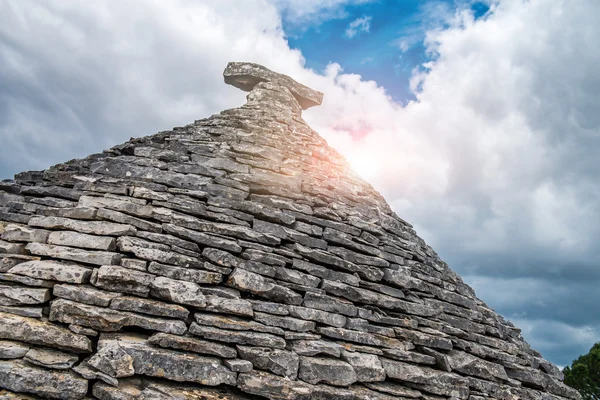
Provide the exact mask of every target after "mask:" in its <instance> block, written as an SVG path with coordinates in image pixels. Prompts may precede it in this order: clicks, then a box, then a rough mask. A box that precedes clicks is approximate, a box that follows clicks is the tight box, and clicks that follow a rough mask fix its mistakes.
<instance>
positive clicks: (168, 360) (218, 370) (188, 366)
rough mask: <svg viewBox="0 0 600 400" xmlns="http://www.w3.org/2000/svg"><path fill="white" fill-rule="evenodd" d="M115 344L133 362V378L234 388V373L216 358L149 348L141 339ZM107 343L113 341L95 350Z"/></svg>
mask: <svg viewBox="0 0 600 400" xmlns="http://www.w3.org/2000/svg"><path fill="white" fill-rule="evenodd" d="M118 341H119V345H120V347H121V348H122V349H123V350H124V351H125V352H126V353H127V354H129V356H131V358H132V359H133V369H134V370H135V373H136V374H139V375H147V376H154V377H160V378H165V379H169V380H173V381H176V382H194V383H199V384H201V385H206V386H217V385H220V384H228V385H235V381H236V373H234V372H232V371H230V370H229V369H228V368H227V367H225V366H224V365H223V364H222V362H221V360H219V359H218V358H213V357H204V356H199V355H197V354H189V353H188V354H185V353H180V352H175V351H171V350H167V349H161V348H156V347H152V346H149V345H148V344H147V342H146V341H145V340H143V339H133V338H126V339H125V340H123V339H118ZM111 342H113V343H114V340H111V339H110V338H106V339H102V338H101V339H100V341H99V343H98V347H99V350H100V351H101V350H102V348H103V347H104V346H106V345H109V344H110V343H111Z"/></svg>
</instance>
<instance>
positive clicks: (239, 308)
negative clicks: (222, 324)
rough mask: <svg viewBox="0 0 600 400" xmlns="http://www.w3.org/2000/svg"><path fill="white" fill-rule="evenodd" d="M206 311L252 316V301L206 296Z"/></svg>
mask: <svg viewBox="0 0 600 400" xmlns="http://www.w3.org/2000/svg"><path fill="white" fill-rule="evenodd" d="M203 310H205V311H211V312H215V313H224V314H233V315H241V316H247V317H252V316H253V315H254V311H253V309H252V303H250V302H249V301H248V300H243V299H226V298H223V297H218V296H206V306H205V307H204V308H203Z"/></svg>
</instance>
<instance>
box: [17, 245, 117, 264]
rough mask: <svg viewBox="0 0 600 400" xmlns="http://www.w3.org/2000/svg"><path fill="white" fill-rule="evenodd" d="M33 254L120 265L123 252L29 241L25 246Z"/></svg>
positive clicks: (88, 262)
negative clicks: (89, 249)
mask: <svg viewBox="0 0 600 400" xmlns="http://www.w3.org/2000/svg"><path fill="white" fill-rule="evenodd" d="M25 248H26V249H27V250H28V251H29V252H30V253H31V254H35V255H38V256H45V257H53V258H58V259H62V260H70V261H79V262H82V263H86V264H94V265H118V264H119V263H120V262H121V257H122V255H121V254H118V253H111V252H108V251H88V250H82V249H76V248H71V247H66V246H55V245H52V244H42V243H29V244H28V245H27V246H26V247H25Z"/></svg>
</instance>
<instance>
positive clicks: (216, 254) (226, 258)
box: [202, 247, 242, 268]
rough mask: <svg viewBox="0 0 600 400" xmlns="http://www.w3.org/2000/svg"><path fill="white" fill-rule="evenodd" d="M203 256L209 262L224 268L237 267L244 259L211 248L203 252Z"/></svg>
mask: <svg viewBox="0 0 600 400" xmlns="http://www.w3.org/2000/svg"><path fill="white" fill-rule="evenodd" d="M202 255H203V256H204V257H206V258H207V259H208V260H209V261H211V262H213V263H215V264H218V265H221V266H224V267H232V268H234V267H237V266H239V265H240V264H241V263H242V259H241V258H239V257H236V256H234V255H233V254H230V253H228V252H226V251H223V250H219V249H212V248H210V247H207V248H205V249H204V250H202Z"/></svg>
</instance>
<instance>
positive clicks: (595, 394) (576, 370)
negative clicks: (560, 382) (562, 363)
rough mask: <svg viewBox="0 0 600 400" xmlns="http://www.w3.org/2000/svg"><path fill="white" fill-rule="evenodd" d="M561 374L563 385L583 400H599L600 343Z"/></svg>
mask: <svg viewBox="0 0 600 400" xmlns="http://www.w3.org/2000/svg"><path fill="white" fill-rule="evenodd" d="M563 372H564V374H565V383H566V384H567V385H569V386H571V387H572V388H575V389H577V390H578V391H579V393H581V396H582V397H583V400H600V342H599V343H596V344H595V345H594V346H593V347H592V348H591V349H590V352H589V353H588V354H585V355H583V356H581V357H579V358H578V359H577V360H575V361H573V364H572V365H571V366H570V367H565V369H564V370H563Z"/></svg>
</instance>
